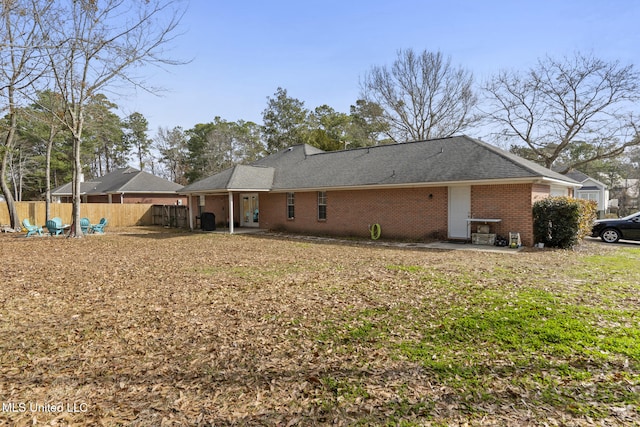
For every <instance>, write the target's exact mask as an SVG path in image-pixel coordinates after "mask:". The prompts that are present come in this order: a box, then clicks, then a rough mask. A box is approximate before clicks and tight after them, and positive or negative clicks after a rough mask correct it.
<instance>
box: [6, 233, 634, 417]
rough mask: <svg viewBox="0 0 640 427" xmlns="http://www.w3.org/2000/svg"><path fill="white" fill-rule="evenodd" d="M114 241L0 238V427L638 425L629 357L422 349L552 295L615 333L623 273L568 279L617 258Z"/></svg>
mask: <svg viewBox="0 0 640 427" xmlns="http://www.w3.org/2000/svg"><path fill="white" fill-rule="evenodd" d="M114 231H117V230H112V231H111V232H108V233H107V234H106V235H104V236H87V237H85V238H82V239H73V238H72V239H66V238H53V237H34V238H28V239H25V238H18V237H16V236H15V235H0V248H1V251H2V258H1V263H0V273H1V274H0V277H1V279H0V280H1V282H2V285H1V286H0V338H1V341H0V403H1V404H2V412H0V425H11V426H27V425H56V426H66V425H73V426H80V425H103V426H118V425H123V426H125V425H132V426H178V425H194V426H226V425H278V426H280V425H281V426H294V425H301V426H303V425H304V426H307V425H354V424H356V425H467V424H465V423H468V425H563V426H573V425H639V424H640V403H639V401H638V397H637V395H638V393H640V381H639V378H640V370H639V369H640V368H639V364H640V360H639V359H638V357H640V356H636V355H635V354H636V353H634V352H635V351H637V350H636V347H634V345H635V346H637V344H633V343H630V344H628V345H629V346H631V347H629V348H631V349H630V350H628V352H627V353H625V351H626V350H625V351H622V350H621V353H615V352H616V351H617V350H608V351H609V356H607V357H606V358H605V359H601V358H600V356H597V355H592V353H591V347H589V346H587V347H588V349H587V350H584V351H583V350H580V352H579V353H576V352H575V350H571V349H569V350H566V352H565V351H564V350H562V348H560V347H555V343H554V344H553V345H554V347H552V348H553V349H554V350H553V351H551V350H549V351H546V350H544V349H541V350H535V352H539V354H538V355H537V356H536V358H535V359H532V358H531V355H530V354H526V355H524V354H522V353H525V352H526V351H524V350H522V347H520V348H519V347H517V346H515V347H511V346H508V345H505V344H504V342H506V341H500V343H498V344H496V343H493V341H491V343H490V344H488V346H490V347H491V348H492V350H491V353H490V354H489V353H480V352H481V351H484V350H483V348H482V347H483V345H477V344H475V342H474V341H473V338H470V341H468V342H467V343H464V342H463V341H464V340H461V341H460V342H459V343H458V341H456V344H455V346H454V345H453V344H452V346H451V347H450V348H449V349H448V348H447V347H448V346H447V345H444V346H441V347H437V346H436V344H435V343H436V342H437V341H438V340H440V339H441V337H439V336H437V334H438V333H439V332H438V331H440V330H445V329H446V330H453V329H449V326H448V325H449V324H448V323H446V322H445V321H444V320H443V319H445V318H448V317H451V316H453V317H455V316H458V317H457V318H461V316H462V314H461V313H464V312H466V313H467V314H468V313H470V311H469V310H472V311H473V310H474V309H475V308H474V307H475V306H474V304H476V303H477V304H488V302H487V300H486V299H483V300H480V299H479V298H485V297H487V296H490V297H491V298H492V301H493V300H495V301H498V299H500V301H502V296H500V297H498V296H497V295H502V294H501V293H504V294H505V295H516V296H518V297H521V296H522V295H525V294H526V295H540V294H541V293H542V292H546V293H545V295H547V294H548V293H554V292H555V293H554V295H555V296H554V298H556V300H555V301H560V304H567V307H569V306H570V303H569V302H568V301H570V302H571V304H573V302H575V301H578V300H580V301H583V302H582V303H581V304H582V305H583V306H588V307H592V308H593V311H589V313H588V314H585V316H587V315H588V316H595V317H593V318H597V316H600V318H601V320H602V322H614V320H611V319H612V318H610V317H608V316H609V314H607V313H614V312H616V313H617V311H616V310H619V309H620V307H619V306H618V305H617V304H618V302H615V301H614V302H612V300H615V297H612V295H611V294H609V293H607V292H609V291H608V290H602V291H601V290H599V289H600V288H597V285H598V284H599V283H604V282H606V281H607V280H609V279H610V278H611V277H618V276H615V275H616V274H619V275H620V276H619V277H621V279H620V280H622V281H621V282H620V283H621V285H620V286H624V289H622V288H620V289H616V290H615V292H616V293H617V294H619V295H624V304H625V306H624V307H625V308H624V310H628V311H629V312H630V313H632V312H635V313H638V312H639V311H640V301H639V299H638V290H639V289H638V288H637V287H636V288H634V286H636V285H634V284H633V283H637V282H638V280H637V279H638V278H639V277H640V276H638V275H637V272H633V273H630V274H633V275H634V276H628V275H627V273H625V272H620V271H617V272H613V273H606V274H605V273H602V270H594V271H593V272H592V273H589V271H587V273H585V275H580V276H578V277H576V275H575V273H576V271H585V270H584V269H585V268H587V267H585V266H586V265H590V264H589V263H590V262H591V261H589V260H590V259H592V258H593V257H597V256H605V257H611V256H615V254H617V253H618V251H619V250H620V249H618V248H611V247H604V246H601V245H597V247H596V245H593V244H592V245H591V246H590V245H586V246H585V247H584V248H582V249H581V250H579V251H551V250H542V251H533V250H531V251H526V252H522V253H519V254H516V255H505V254H494V253H481V252H467V251H445V250H424V249H422V250H418V249H398V248H392V247H378V246H370V245H360V244H358V243H357V242H352V243H349V244H340V243H336V242H333V243H322V242H315V241H314V242H309V241H305V240H304V239H287V238H286V237H282V236H280V237H278V236H261V235H233V236H230V235H225V234H200V233H195V234H189V233H176V232H166V231H165V230H147V229H130V230H120V232H114ZM632 251H633V250H632ZM625 256H626V257H629V256H631V257H635V258H634V260H635V263H636V264H637V259H638V258H640V255H639V254H638V251H637V250H636V252H633V254H632V255H625ZM581 274H582V273H581ZM612 275H613V276H612ZM608 278H609V279H608ZM610 281H611V283H614V280H613V279H611V280H610ZM607 289H610V288H607ZM536 298H538V297H537V296H536ZM565 298H566V299H565ZM536 301H538V300H536ZM500 304H501V305H498V304H496V306H495V307H496V308H492V309H490V310H489V311H492V310H493V311H495V310H498V309H502V308H501V307H504V306H505V304H502V303H500ZM571 306H572V307H573V305H571ZM577 306H578V305H577V304H576V307H577ZM536 310H537V309H536ZM547 310H548V312H550V313H555V310H556V307H555V306H550V307H548V308H547ZM603 310H605V311H606V310H608V311H606V313H605V312H604V311H603ZM520 311H522V310H520ZM542 311H544V309H542ZM509 313H512V312H511V311H510V312H509ZM581 313H582V312H581ZM598 313H599V314H598ZM454 315H455V316H454ZM543 315H545V316H546V318H550V317H551V315H548V314H544V313H543ZM501 316H502V315H501ZM505 316H506V314H505ZM629 316H630V317H629ZM468 318H470V317H466V318H465V319H468ZM591 318H592V317H589V319H591ZM626 319H628V320H629V322H630V324H629V325H626V324H624V323H623V325H626V326H628V327H629V328H630V329H629V330H632V331H633V330H637V329H640V322H638V318H637V317H635V319H634V318H633V315H628V316H627V317H626ZM615 322H617V324H618V326H619V325H620V324H621V321H620V320H619V319H618V320H616V321H615ZM634 322H635V323H634ZM478 325H481V324H480V323H478ZM596 326H597V325H594V327H596ZM626 326H625V327H626ZM476 327H477V328H480V326H476ZM603 327H606V325H605V326H603ZM600 335H604V334H602V333H600ZM633 337H634V336H633V335H631V338H632V339H635V338H633ZM483 339H484V338H483ZM556 339H557V340H561V339H562V337H560V338H556ZM550 342H551V341H550ZM429 345H432V346H433V347H427V346H429ZM594 345H595V344H594ZM465 346H466V347H465ZM496 346H497V347H496ZM602 346H604V344H602ZM454 347H455V351H454V350H453V349H454ZM425 348H429V350H428V351H426V350H425V351H423V350H420V349H425ZM465 348H468V350H465ZM532 348H533V347H532ZM536 348H537V347H536ZM550 348H551V347H550ZM599 348H600V347H599ZM602 348H604V347H602ZM616 348H617V347H616ZM625 348H626V347H625ZM449 350H451V353H450V354H449V353H447V352H448V351H449ZM467 351H468V353H467ZM431 353H433V354H431ZM454 353H455V354H454ZM614 353H615V354H614ZM445 356H446V358H445ZM538 356H539V357H538ZM442 360H445V361H446V363H444V364H442V365H435V364H434V362H436V361H442ZM451 361H456V362H455V363H453V366H452V362H451ZM458 362H459V365H457V364H456V363H458ZM470 367H473V371H469V370H468V369H467V368H470ZM476 367H481V368H482V369H476ZM456 369H458V370H456ZM469 372H471V374H469ZM567 372H568V373H567ZM516 377H517V381H516V380H515V379H514V378H516ZM599 381H607V382H612V384H610V385H607V386H606V387H604V386H603V387H600V386H599V385H598V384H599ZM594 384H595V386H594ZM607 384H609V383H607ZM563 387H566V388H564V389H563ZM563 390H565V391H563ZM581 393H582V394H581ZM572 396H573V397H572Z"/></svg>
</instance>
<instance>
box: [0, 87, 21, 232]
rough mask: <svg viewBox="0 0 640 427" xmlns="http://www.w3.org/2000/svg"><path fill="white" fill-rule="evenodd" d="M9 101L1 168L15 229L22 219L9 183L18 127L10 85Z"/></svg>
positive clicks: (0, 178)
mask: <svg viewBox="0 0 640 427" xmlns="http://www.w3.org/2000/svg"><path fill="white" fill-rule="evenodd" d="M9 101H10V108H11V109H12V111H11V112H10V113H9V129H7V135H6V137H5V141H4V150H3V152H2V168H0V187H1V188H2V194H3V195H4V199H5V200H6V202H7V209H8V210H9V221H10V223H11V228H13V229H15V228H17V227H21V225H20V220H19V219H18V211H17V210H16V205H15V203H14V198H13V195H12V194H11V190H10V189H9V185H8V183H7V167H8V165H9V155H10V153H11V150H12V149H13V140H14V137H15V133H16V127H17V125H18V123H17V120H16V114H15V112H14V111H13V88H12V87H9Z"/></svg>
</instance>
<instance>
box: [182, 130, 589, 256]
mask: <svg viewBox="0 0 640 427" xmlns="http://www.w3.org/2000/svg"><path fill="white" fill-rule="evenodd" d="M578 187H580V184H578V183H577V182H575V181H574V180H572V179H570V178H567V177H566V176H564V175H561V174H559V173H556V172H554V171H551V170H549V169H546V168H544V167H542V166H540V165H537V164H535V163H533V162H530V161H528V160H525V159H522V158H520V157H518V156H516V155H514V154H511V153H509V152H506V151H504V150H501V149H499V148H496V147H494V146H492V145H489V144H486V143H484V142H481V141H479V140H476V139H472V138H469V137H467V136H457V137H450V138H442V139H434V140H428V141H419V142H410V143H401V144H392V145H381V146H375V147H364V148H357V149H352V150H344V151H332V152H324V151H322V150H319V149H317V148H314V147H311V146H309V145H297V146H294V147H290V148H288V149H286V150H283V151H280V152H277V153H274V154H272V155H270V156H268V157H265V158H263V159H260V160H258V161H256V162H254V163H252V164H251V165H237V166H234V167H233V168H231V169H227V170H225V171H223V172H220V173H218V174H216V175H213V176H211V177H208V178H205V179H202V180H200V181H197V182H195V183H192V184H190V185H188V186H186V187H184V188H183V189H182V190H180V191H179V193H180V194H185V195H187V196H188V197H189V199H190V200H189V202H190V203H189V205H190V206H194V203H192V202H195V205H197V206H198V209H197V210H196V209H193V210H192V216H191V227H192V228H193V226H194V222H195V219H196V216H197V215H198V214H199V213H200V212H210V213H213V214H214V215H215V216H216V219H217V221H216V222H218V223H228V224H229V228H230V232H233V227H234V223H236V224H238V225H240V226H246V227H257V226H259V227H261V228H265V229H272V230H284V231H291V232H299V233H313V234H323V235H342V236H368V235H369V230H370V227H371V226H372V225H373V224H379V225H380V227H381V229H382V236H383V237H389V238H397V239H411V240H420V239H433V238H448V239H462V240H469V238H470V236H471V233H473V232H476V229H477V227H478V226H479V225H481V224H482V225H489V227H490V229H491V230H490V232H491V233H495V234H499V235H503V236H507V235H508V233H509V232H518V233H520V236H521V239H522V242H523V244H526V245H532V244H533V243H534V242H533V218H532V206H533V203H534V202H535V201H536V200H539V199H542V198H545V197H548V196H550V195H551V194H564V195H572V194H573V189H574V188H578ZM229 219H231V221H230V222H229ZM483 228H484V227H483ZM483 232H484V231H483Z"/></svg>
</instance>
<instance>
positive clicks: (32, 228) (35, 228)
mask: <svg viewBox="0 0 640 427" xmlns="http://www.w3.org/2000/svg"><path fill="white" fill-rule="evenodd" d="M22 226H23V227H24V228H25V229H26V230H27V235H26V237H29V236H33V235H34V234H36V233H37V234H39V235H40V236H42V227H38V226H37V225H31V223H30V222H29V220H28V219H27V218H25V219H23V220H22Z"/></svg>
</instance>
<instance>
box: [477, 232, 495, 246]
mask: <svg viewBox="0 0 640 427" xmlns="http://www.w3.org/2000/svg"><path fill="white" fill-rule="evenodd" d="M471 243H472V244H474V245H493V244H495V243H496V235H495V234H494V233H471Z"/></svg>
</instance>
